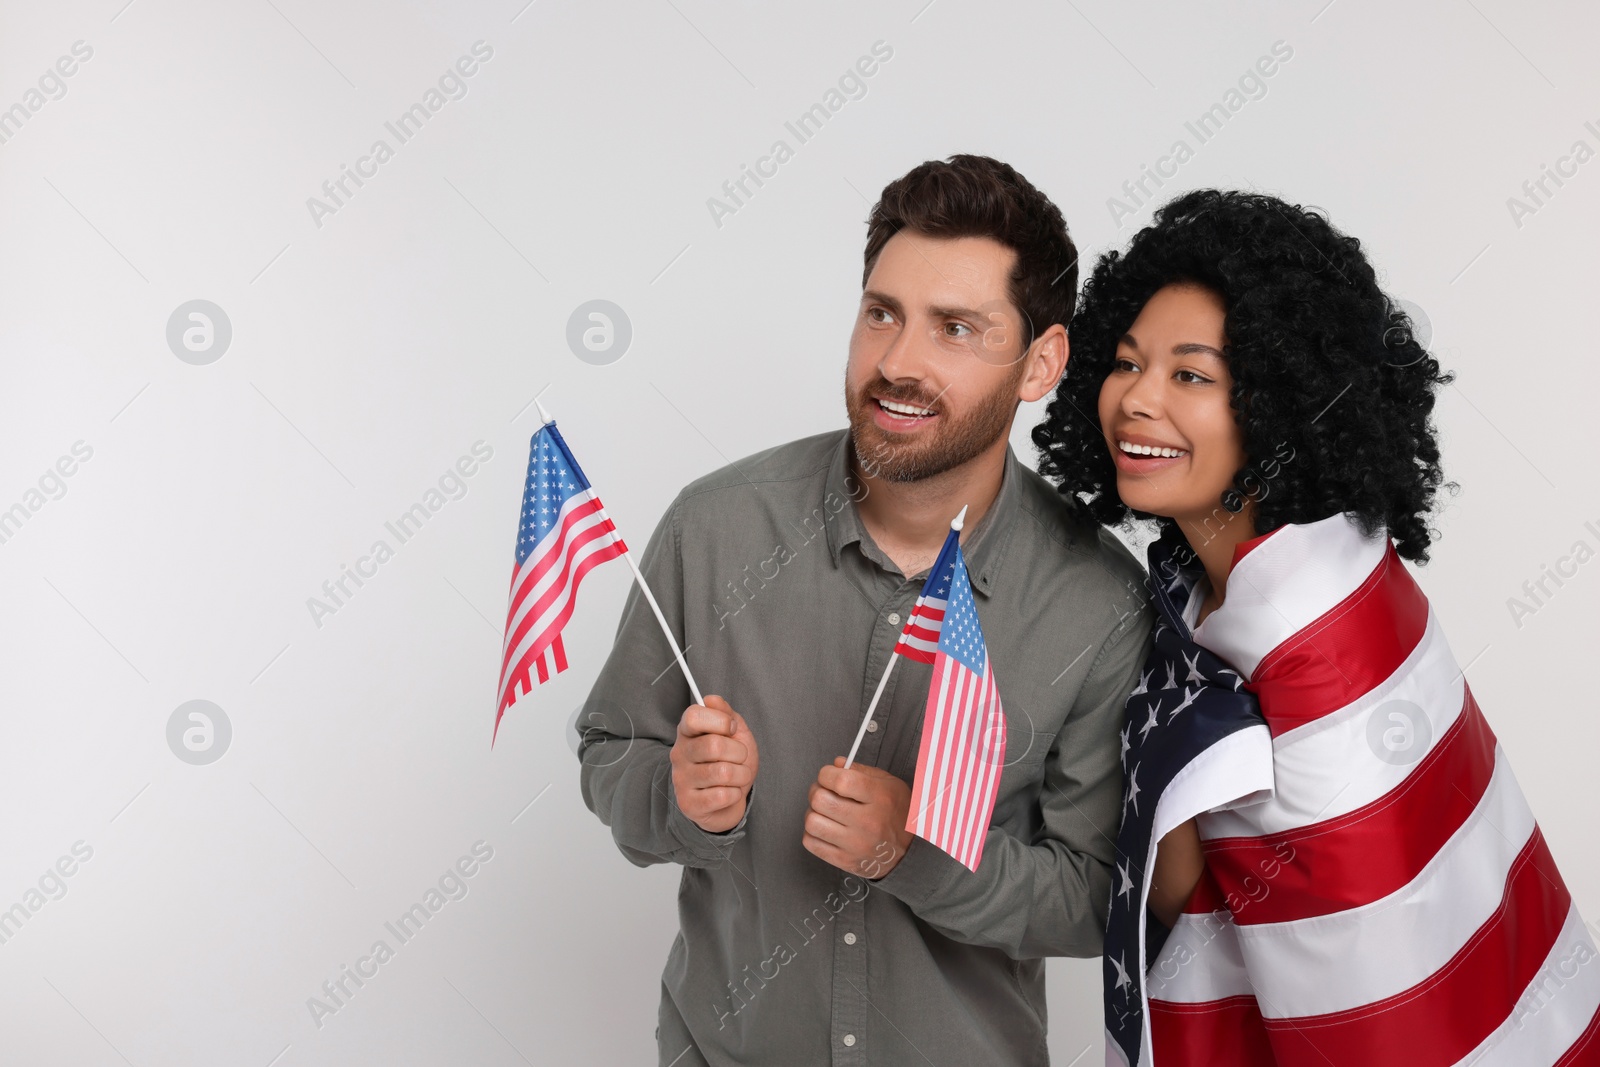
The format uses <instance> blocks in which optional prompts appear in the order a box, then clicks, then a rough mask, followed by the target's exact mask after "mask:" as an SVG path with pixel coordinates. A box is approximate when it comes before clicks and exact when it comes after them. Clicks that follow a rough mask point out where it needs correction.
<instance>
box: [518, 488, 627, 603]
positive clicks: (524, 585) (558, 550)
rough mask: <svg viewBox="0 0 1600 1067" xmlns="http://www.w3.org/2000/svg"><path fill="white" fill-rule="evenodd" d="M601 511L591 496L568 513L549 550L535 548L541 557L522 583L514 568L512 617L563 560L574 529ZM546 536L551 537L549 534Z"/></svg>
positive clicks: (538, 557) (535, 560)
mask: <svg viewBox="0 0 1600 1067" xmlns="http://www.w3.org/2000/svg"><path fill="white" fill-rule="evenodd" d="M599 510H600V500H599V498H598V497H596V496H594V495H592V494H591V495H590V497H589V499H588V500H585V501H584V502H583V503H582V504H579V505H578V506H577V507H575V508H573V509H572V510H571V511H569V512H567V517H566V518H564V519H562V520H561V527H560V529H558V530H557V531H556V539H555V541H553V542H552V543H551V544H550V546H549V547H548V548H545V549H543V550H540V549H539V546H537V545H535V546H534V549H535V550H536V551H539V555H538V556H536V557H534V560H533V569H532V570H531V571H529V572H527V574H526V575H525V577H524V578H523V580H522V581H521V582H518V580H517V577H518V575H517V570H516V568H512V571H511V583H512V587H511V612H510V614H511V615H515V614H516V613H517V605H518V604H521V603H522V598H523V597H525V596H527V595H528V593H529V591H530V590H532V589H533V588H534V586H536V585H538V584H539V579H540V578H543V577H544V575H545V572H546V571H548V570H549V569H550V568H551V567H553V566H555V563H556V560H558V559H560V558H561V556H562V554H563V550H564V549H565V547H566V544H567V535H568V534H570V533H571V532H572V528H573V527H574V526H576V525H578V524H579V523H580V522H582V521H583V520H584V519H586V518H588V517H589V516H590V515H593V514H594V513H595V512H597V511H599ZM607 521H608V522H609V521H610V520H609V519H608V520H607ZM545 536H546V537H547V538H548V537H549V535H548V534H546V535H545Z"/></svg>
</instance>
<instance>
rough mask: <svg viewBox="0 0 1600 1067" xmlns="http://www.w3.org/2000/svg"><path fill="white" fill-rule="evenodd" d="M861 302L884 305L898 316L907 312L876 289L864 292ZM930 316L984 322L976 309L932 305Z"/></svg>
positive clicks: (929, 309) (888, 296)
mask: <svg viewBox="0 0 1600 1067" xmlns="http://www.w3.org/2000/svg"><path fill="white" fill-rule="evenodd" d="M861 301H862V303H868V304H882V305H883V306H884V307H887V308H889V309H890V310H891V311H893V312H894V313H895V314H896V315H904V314H905V310H906V308H905V305H904V304H902V303H901V302H900V301H899V300H896V299H895V298H894V297H892V296H890V295H889V294H888V293H883V292H879V291H878V290H876V289H864V290H862V292H861ZM928 315H929V316H930V317H932V318H936V319H972V320H974V321H982V319H983V312H981V311H979V310H978V309H976V308H964V307H942V306H938V305H932V304H930V305H929V306H928Z"/></svg>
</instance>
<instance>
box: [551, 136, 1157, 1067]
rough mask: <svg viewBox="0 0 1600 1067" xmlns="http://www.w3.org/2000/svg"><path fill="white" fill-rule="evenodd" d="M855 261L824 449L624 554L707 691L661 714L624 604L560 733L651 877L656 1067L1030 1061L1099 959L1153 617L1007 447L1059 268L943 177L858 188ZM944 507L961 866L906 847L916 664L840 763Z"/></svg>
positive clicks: (782, 455) (1058, 361) (696, 500)
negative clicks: (978, 808) (994, 722)
mask: <svg viewBox="0 0 1600 1067" xmlns="http://www.w3.org/2000/svg"><path fill="white" fill-rule="evenodd" d="M865 260H866V263H865V270H864V272H863V292H862V297H861V305H860V310H859V313H858V316H857V319H856V324H855V329H854V332H853V334H852V335H851V339H850V356H849V364H848V367H847V370H846V378H845V402H846V409H847V412H848V415H849V421H850V427H849V429H848V430H837V431H833V432H830V433H825V434H819V435H817V436H815V437H810V438H806V439H804V440H800V441H795V442H792V443H790V444H786V445H780V446H778V447H776V448H772V449H769V450H767V451H765V452H760V453H757V454H756V455H754V456H751V457H748V458H746V459H744V460H741V461H740V462H738V463H735V464H732V465H731V466H729V467H727V468H724V469H723V470H719V471H717V472H715V473H713V474H710V475H707V476H705V477H703V478H700V479H698V480H696V481H694V482H692V483H690V484H689V485H688V486H687V487H685V488H684V489H683V491H682V492H680V493H679V494H678V496H677V498H676V499H675V500H674V501H673V503H672V506H671V507H670V509H669V510H668V512H667V514H666V516H665V517H664V518H663V519H662V521H661V523H660V525H659V526H658V527H657V528H656V530H655V533H654V535H653V536H652V537H651V540H650V544H649V546H648V547H647V548H646V549H645V552H644V555H643V560H642V569H643V571H644V573H645V575H646V577H647V579H648V580H649V582H650V585H651V588H652V590H653V591H654V592H655V595H656V597H657V599H658V600H659V601H660V605H661V608H662V610H663V612H664V613H665V615H666V618H667V620H668V622H669V623H670V624H671V626H672V627H673V630H674V632H675V633H677V635H678V637H679V640H680V642H681V643H682V644H683V645H684V646H685V648H686V650H687V657H688V659H689V661H690V664H691V668H692V669H693V671H694V673H695V677H696V680H697V681H699V682H701V683H703V684H705V685H707V686H708V687H710V688H712V689H714V690H715V691H716V692H717V693H718V694H719V695H717V696H711V695H707V696H706V698H705V704H703V705H697V704H693V703H692V702H691V701H692V697H691V696H690V693H689V688H688V684H687V682H686V681H685V679H684V677H683V675H682V672H681V671H680V670H678V669H677V668H676V667H675V666H673V665H672V664H673V655H672V651H671V649H670V648H669V646H668V645H667V642H666V639H665V638H664V637H663V636H662V634H661V633H660V630H659V628H658V626H657V623H656V620H655V619H654V617H653V616H652V614H651V612H650V610H649V608H648V606H647V605H645V604H644V603H642V601H641V599H640V597H639V596H638V593H637V590H636V589H635V590H634V591H633V592H632V593H631V594H630V595H629V599H628V602H627V606H626V608H625V609H624V612H623V616H622V622H621V624H620V626H619V627H618V631H617V640H616V646H615V647H614V648H613V650H612V652H611V655H610V657H609V658H608V659H607V661H606V664H605V667H604V668H603V670H602V671H601V674H600V678H599V681H598V682H596V684H595V687H594V690H593V691H592V693H591V694H590V700H589V703H588V705H587V707H586V709H585V710H586V718H585V724H586V729H585V731H584V737H583V740H582V743H581V744H580V747H579V758H580V759H581V760H582V763H583V767H582V788H583V795H584V800H585V802H586V803H587V804H588V806H589V808H590V810H592V811H594V812H595V813H596V814H597V815H598V816H599V817H600V819H601V821H602V822H604V823H606V824H607V825H608V826H610V827H611V830H612V835H613V837H614V838H615V840H616V842H617V846H618V848H620V849H621V851H622V853H623V854H624V855H625V856H627V857H628V859H630V860H631V861H633V862H634V863H636V864H638V865H640V866H644V865H647V864H651V863H662V862H669V861H670V862H674V863H681V864H683V866H684V872H683V881H682V884H681V887H680V890H679V894H678V910H679V919H680V924H681V929H680V931H679V934H678V938H677V940H676V941H675V942H674V944H673V946H672V949H671V952H670V953H669V955H668V958H667V964H666V970H665V972H664V974H663V975H662V996H661V1006H660V1017H659V1023H660V1025H659V1027H658V1029H657V1032H656V1033H657V1042H658V1046H659V1052H660V1062H661V1064H662V1065H667V1064H672V1065H674V1067H692V1065H696V1064H701V1065H711V1067H734V1065H736V1064H739V1065H743V1064H807V1065H810V1064H825V1063H832V1064H841V1065H842V1064H874V1065H891V1067H892V1065H899V1064H907V1065H910V1064H918V1065H925V1064H926V1063H928V1062H929V1060H930V1059H932V1060H933V1061H935V1062H939V1063H962V1064H968V1063H982V1064H999V1065H1010V1064H1045V1063H1048V1052H1047V1049H1046V1041H1045V1001H1044V959H1043V957H1045V956H1050V955H1070V956H1097V955H1099V953H1100V951H1101V940H1102V937H1103V934H1104V928H1105V917H1106V909H1107V904H1108V901H1109V897H1110V891H1111V890H1110V885H1111V882H1110V863H1111V858H1112V856H1113V840H1114V838H1115V837H1116V832H1117V825H1118V820H1119V818H1120V810H1121V804H1122V799H1123V798H1122V778H1121V770H1120V767H1119V761H1118V754H1119V751H1120V747H1119V745H1120V743H1119V739H1118V729H1119V727H1120V725H1121V721H1122V709H1123V702H1124V700H1125V698H1126V697H1127V694H1128V692H1129V691H1130V690H1131V689H1133V688H1134V686H1135V684H1136V682H1137V673H1138V668H1139V666H1140V665H1141V663H1142V662H1143V659H1144V655H1145V652H1146V649H1147V647H1148V644H1149V640H1148V639H1149V635H1150V629H1151V625H1152V616H1151V613H1150V609H1149V608H1148V606H1147V603H1146V600H1145V598H1144V596H1143V595H1142V592H1141V582H1142V580H1143V577H1144V573H1143V571H1142V569H1141V568H1140V567H1139V566H1138V564H1137V563H1136V562H1135V561H1134V559H1133V557H1132V556H1131V555H1130V554H1129V553H1128V552H1127V550H1126V549H1124V548H1123V547H1122V545H1121V544H1120V542H1118V541H1117V540H1116V539H1115V538H1113V537H1112V536H1111V535H1110V534H1107V533H1105V532H1103V531H1102V530H1101V528H1100V527H1099V526H1098V525H1097V524H1096V523H1094V522H1093V521H1092V520H1091V519H1089V518H1088V517H1087V516H1085V515H1082V514H1080V512H1079V510H1078V507H1077V504H1076V502H1075V501H1071V500H1069V499H1067V498H1063V497H1062V496H1060V495H1058V494H1057V493H1056V492H1055V491H1054V490H1053V489H1051V487H1050V486H1049V484H1048V483H1047V482H1045V481H1044V479H1042V478H1041V477H1040V476H1039V475H1037V474H1036V473H1034V472H1033V471H1032V470H1029V469H1028V468H1027V467H1025V466H1024V465H1023V464H1022V463H1021V462H1020V461H1018V460H1017V458H1016V456H1015V455H1014V454H1013V453H1012V451H1011V449H1010V446H1009V444H1008V435H1009V431H1010V427H1011V421H1012V418H1013V417H1014V414H1015V412H1016V408H1017V404H1018V403H1019V402H1020V401H1023V400H1028V401H1032V400H1037V399H1039V398H1041V397H1043V396H1045V395H1046V394H1047V393H1048V392H1050V391H1051V389H1052V388H1053V387H1054V386H1055V384H1056V382H1057V380H1058V379H1059V378H1060V377H1061V374H1062V371H1063V369H1064V368H1065V365H1066V360H1067V341H1066V334H1065V329H1064V324H1065V323H1066V321H1067V320H1068V319H1069V318H1070V316H1071V313H1072V306H1073V301H1074V296H1075V291H1076V286H1077V271H1076V268H1075V264H1076V260H1077V253H1076V250H1075V249H1074V247H1073V244H1072V241H1071V239H1070V238H1069V237H1068V235H1067V230H1066V226H1065V223H1064V222H1063V221H1062V218H1061V213H1060V211H1059V210H1058V209H1057V208H1056V207H1055V205H1053V204H1052V203H1051V202H1050V201H1049V200H1048V199H1047V198H1045V197H1044V195H1043V194H1041V193H1040V192H1039V191H1038V190H1037V189H1035V188H1034V187H1033V186H1032V185H1031V184H1029V183H1028V182H1027V181H1026V179H1024V178H1023V177H1022V176H1021V175H1019V174H1017V172H1016V171H1015V170H1013V169H1012V168H1011V167H1009V166H1007V165H1005V164H1003V163H999V162H996V161H995V160H992V159H988V158H985V157H981V156H964V155H963V156H953V157H951V158H950V160H949V161H947V162H937V161H932V162H928V163H924V164H922V165H921V166H919V167H917V168H915V169H914V170H912V171H911V172H910V173H908V174H907V175H905V176H904V177H903V178H901V179H899V180H898V181H895V182H893V183H892V184H890V185H889V186H888V187H887V188H886V189H884V191H883V195H882V197H881V199H880V200H879V202H878V204H877V205H876V206H875V207H874V209H873V211H872V215H871V218H870V219H869V222H868V235H867V247H866V255H865ZM1034 324H1039V328H1038V329H1035V328H1034ZM963 505H965V506H966V507H967V508H968V511H967V519H966V523H965V526H964V529H963V532H962V535H961V536H962V548H963V553H964V555H965V557H966V559H967V565H968V571H969V574H970V576H971V582H972V586H973V588H974V590H975V591H976V603H977V608H978V614H979V616H980V618H981V621H982V626H983V630H984V635H985V638H986V641H987V646H988V651H989V655H990V656H991V657H992V659H991V662H992V664H993V673H994V677H995V679H996V684H997V685H998V688H999V690H1000V694H1001V699H1002V702H1003V705H1004V709H1005V714H1006V720H1007V735H1006V748H1005V766H1004V768H1003V771H1002V774H1001V777H1000V784H999V793H998V796H997V799H996V804H995V809H994V817H993V822H992V825H991V827H990V828H989V829H988V831H987V835H986V838H985V842H984V848H983V854H982V862H981V863H980V864H979V866H978V869H977V870H976V871H975V872H974V871H969V870H968V869H967V868H966V867H964V866H963V865H962V864H961V863H959V862H958V861H957V860H955V859H954V858H953V857H951V856H950V855H948V854H946V853H945V852H943V851H942V850H940V849H939V848H938V847H937V846H934V845H932V844H930V843H929V842H927V841H926V840H924V839H922V838H918V837H914V836H912V835H911V834H909V833H907V831H906V830H905V825H906V817H907V811H908V808H909V803H910V795H911V785H910V783H911V780H912V778H913V777H914V774H915V770H916V760H917V753H918V746H919V741H920V738H921V733H922V721H923V709H924V706H925V703H926V698H927V691H928V684H929V680H930V677H931V671H932V667H931V666H930V665H928V664H925V663H921V662H919V661H916V660H911V659H902V660H901V661H900V662H899V663H898V664H897V666H896V667H895V669H894V673H893V675H892V676H891V678H890V680H889V682H888V685H887V686H886V688H885V689H884V691H883V695H882V697H881V699H880V701H879V704H878V707H877V710H876V711H875V713H874V717H873V719H872V720H871V721H870V722H868V723H867V726H866V730H867V732H866V733H865V734H864V735H863V738H864V739H863V742H862V744H861V748H860V751H859V753H858V755H857V762H856V763H854V764H853V765H852V766H851V767H850V768H849V769H848V770H845V769H844V767H843V764H844V754H845V753H846V752H847V751H848V750H849V746H850V744H851V743H852V741H853V740H854V738H855V736H856V733H857V730H858V728H859V725H860V722H861V719H862V717H863V715H864V713H865V710H866V708H867V706H868V703H869V701H870V699H871V696H872V693H873V691H874V689H875V688H876V686H877V683H878V680H879V676H880V675H881V673H882V671H883V668H884V665H885V664H886V662H887V661H888V657H889V654H890V650H891V649H892V648H893V646H894V644H895V641H896V638H897V637H898V635H899V632H900V630H901V628H902V626H903V621H904V619H905V617H906V616H907V614H908V613H909V612H910V610H911V607H912V605H913V604H914V603H915V601H916V598H917V595H918V593H919V592H920V591H921V588H922V583H923V579H924V578H925V577H926V572H927V569H928V567H929V566H930V565H931V563H932V562H933V560H934V558H935V556H936V555H937V554H938V551H939V547H940V545H941V543H942V542H943V540H944V537H945V534H946V533H947V532H948V530H949V528H950V521H951V519H952V518H953V517H954V516H955V515H956V513H957V512H958V511H959V510H960V509H961V507H962V506H963Z"/></svg>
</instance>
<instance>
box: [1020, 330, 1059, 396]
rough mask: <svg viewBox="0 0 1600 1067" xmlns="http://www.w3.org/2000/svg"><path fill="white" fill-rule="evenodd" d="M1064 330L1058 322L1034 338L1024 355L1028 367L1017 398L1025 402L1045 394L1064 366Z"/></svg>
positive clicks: (1050, 389) (1052, 387)
mask: <svg viewBox="0 0 1600 1067" xmlns="http://www.w3.org/2000/svg"><path fill="white" fill-rule="evenodd" d="M1067 348H1068V344H1067V331H1066V328H1065V327H1064V326H1062V325H1061V324H1060V323H1059V322H1058V323H1055V324H1054V325H1052V326H1051V327H1050V328H1049V329H1048V330H1046V331H1045V332H1044V333H1042V334H1040V335H1039V336H1038V337H1035V338H1034V339H1033V344H1031V345H1029V346H1028V354H1027V355H1026V356H1023V357H1022V358H1023V361H1024V363H1026V365H1027V370H1026V371H1024V372H1023V375H1022V381H1021V382H1019V383H1017V398H1018V399H1019V400H1025V401H1029V402H1032V401H1035V400H1039V399H1041V398H1043V397H1045V396H1048V395H1049V394H1050V392H1051V391H1052V390H1053V389H1055V387H1056V384H1057V383H1058V382H1060V381H1061V375H1062V374H1063V373H1064V372H1065V371H1066V369H1067Z"/></svg>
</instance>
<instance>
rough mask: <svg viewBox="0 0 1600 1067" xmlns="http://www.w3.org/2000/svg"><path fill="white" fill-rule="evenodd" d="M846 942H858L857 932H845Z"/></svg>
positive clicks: (849, 943) (848, 943) (851, 943)
mask: <svg viewBox="0 0 1600 1067" xmlns="http://www.w3.org/2000/svg"><path fill="white" fill-rule="evenodd" d="M844 943H845V944H847V945H853V944H855V943H856V935H855V934H845V935H844Z"/></svg>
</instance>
